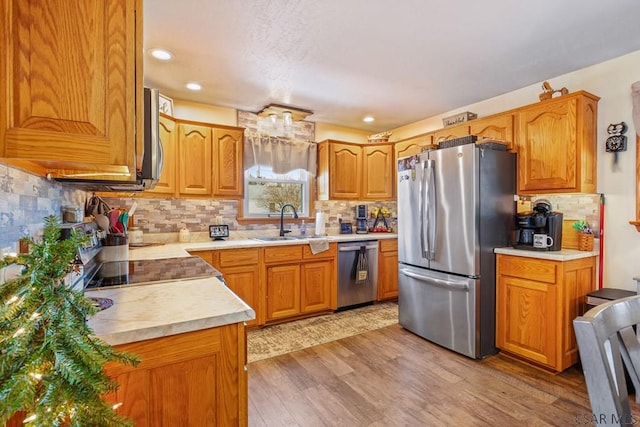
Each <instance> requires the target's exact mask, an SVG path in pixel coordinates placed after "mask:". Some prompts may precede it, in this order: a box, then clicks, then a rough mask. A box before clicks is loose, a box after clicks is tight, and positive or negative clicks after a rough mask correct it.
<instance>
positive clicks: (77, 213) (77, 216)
mask: <svg viewBox="0 0 640 427" xmlns="http://www.w3.org/2000/svg"><path fill="white" fill-rule="evenodd" d="M83 217H84V212H83V211H82V208H81V207H80V206H76V205H67V206H63V207H62V221H63V222H69V223H77V222H82V218H83Z"/></svg>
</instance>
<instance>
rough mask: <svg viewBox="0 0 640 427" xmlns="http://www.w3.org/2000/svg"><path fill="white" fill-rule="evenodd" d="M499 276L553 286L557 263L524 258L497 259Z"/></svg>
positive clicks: (555, 278) (555, 279) (556, 276)
mask: <svg viewBox="0 0 640 427" xmlns="http://www.w3.org/2000/svg"><path fill="white" fill-rule="evenodd" d="M498 269H499V271H500V274H502V275H505V276H513V277H519V278H525V279H530V280H536V281H539V282H545V283H551V284H554V283H556V281H557V278H558V272H557V269H558V262H557V261H547V260H541V259H535V258H526V257H517V256H513V257H500V256H499V257H498Z"/></svg>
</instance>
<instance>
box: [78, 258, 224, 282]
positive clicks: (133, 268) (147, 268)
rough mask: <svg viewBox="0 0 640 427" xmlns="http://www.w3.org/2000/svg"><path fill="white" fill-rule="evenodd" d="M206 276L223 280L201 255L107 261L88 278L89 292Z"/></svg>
mask: <svg viewBox="0 0 640 427" xmlns="http://www.w3.org/2000/svg"><path fill="white" fill-rule="evenodd" d="M206 277H217V278H219V279H221V278H222V273H220V272H219V271H218V270H216V269H215V268H213V267H211V266H210V265H209V264H207V262H206V261H205V260H203V259H202V258H200V257H197V256H189V257H181V258H165V259H154V260H138V261H114V262H104V263H102V264H101V265H100V268H99V269H98V270H97V272H96V273H95V275H94V276H93V277H91V278H86V286H85V289H96V288H104V287H115V286H132V285H142V284H148V283H157V282H170V281H175V280H183V279H198V278H206Z"/></svg>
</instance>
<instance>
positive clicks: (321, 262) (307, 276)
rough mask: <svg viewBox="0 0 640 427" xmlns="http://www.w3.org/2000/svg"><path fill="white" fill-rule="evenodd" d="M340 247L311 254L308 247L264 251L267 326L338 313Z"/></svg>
mask: <svg viewBox="0 0 640 427" xmlns="http://www.w3.org/2000/svg"><path fill="white" fill-rule="evenodd" d="M336 254H337V245H336V243H331V244H330V245H329V250H328V251H325V252H320V253H318V254H312V253H311V251H310V250H309V246H308V245H293V246H291V245H289V246H279V247H268V248H265V249H264V260H265V282H266V300H267V304H266V305H267V308H266V311H267V313H266V322H267V323H268V322H274V321H281V320H284V319H287V318H295V317H300V316H303V315H308V314H310V313H321V312H327V311H331V310H335V309H336V305H337V285H336V283H337V282H336V276H337V270H336V268H337V264H336Z"/></svg>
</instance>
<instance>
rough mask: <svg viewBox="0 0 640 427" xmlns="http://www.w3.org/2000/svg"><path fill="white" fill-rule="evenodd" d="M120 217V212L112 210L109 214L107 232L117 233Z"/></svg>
mask: <svg viewBox="0 0 640 427" xmlns="http://www.w3.org/2000/svg"><path fill="white" fill-rule="evenodd" d="M119 217H120V212H118V211H117V210H115V209H114V210H112V211H111V212H109V231H110V232H112V233H118V232H119V231H118V218H119Z"/></svg>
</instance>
